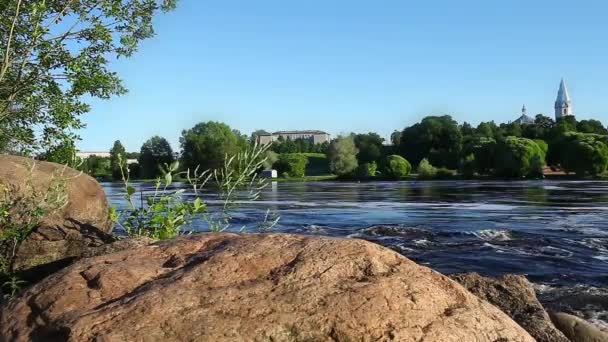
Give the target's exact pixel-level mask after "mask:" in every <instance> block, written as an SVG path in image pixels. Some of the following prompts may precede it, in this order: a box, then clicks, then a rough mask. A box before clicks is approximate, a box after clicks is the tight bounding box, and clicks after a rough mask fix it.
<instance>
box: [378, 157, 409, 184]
mask: <svg viewBox="0 0 608 342" xmlns="http://www.w3.org/2000/svg"><path fill="white" fill-rule="evenodd" d="M411 171H412V165H411V164H410V162H408V161H407V160H406V159H405V158H403V157H402V156H399V155H392V156H388V157H387V158H386V162H385V166H384V175H385V176H386V177H389V178H392V179H400V178H403V177H405V176H407V175H409V174H410V172H411Z"/></svg>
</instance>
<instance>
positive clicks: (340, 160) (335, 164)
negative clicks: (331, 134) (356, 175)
mask: <svg viewBox="0 0 608 342" xmlns="http://www.w3.org/2000/svg"><path fill="white" fill-rule="evenodd" d="M357 153H359V151H358V150H357V147H356V146H355V140H354V139H353V137H352V136H345V137H344V136H339V137H337V138H336V139H334V140H332V142H331V144H330V145H329V150H328V151H327V157H328V158H329V168H330V170H331V172H333V173H335V174H336V175H338V176H348V175H352V173H353V171H355V170H356V169H357V166H359V163H358V161H357Z"/></svg>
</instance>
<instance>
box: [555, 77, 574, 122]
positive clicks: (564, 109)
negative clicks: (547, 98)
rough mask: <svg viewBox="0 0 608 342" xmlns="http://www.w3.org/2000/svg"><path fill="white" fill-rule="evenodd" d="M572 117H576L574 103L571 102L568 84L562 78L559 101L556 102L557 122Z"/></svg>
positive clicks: (558, 94) (558, 93) (558, 95)
mask: <svg viewBox="0 0 608 342" xmlns="http://www.w3.org/2000/svg"><path fill="white" fill-rule="evenodd" d="M572 115H574V111H573V110H572V101H571V100H570V94H568V88H567V87H566V82H565V81H564V79H563V78H562V81H561V83H560V84H559V90H558V91H557V99H556V100H555V120H558V119H561V118H563V117H565V116H572Z"/></svg>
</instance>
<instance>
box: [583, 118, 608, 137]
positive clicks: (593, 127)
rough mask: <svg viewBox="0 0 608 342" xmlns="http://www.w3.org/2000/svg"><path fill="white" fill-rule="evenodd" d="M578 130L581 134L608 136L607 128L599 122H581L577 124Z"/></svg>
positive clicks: (591, 120)
mask: <svg viewBox="0 0 608 342" xmlns="http://www.w3.org/2000/svg"><path fill="white" fill-rule="evenodd" d="M576 130H577V131H579V132H581V133H594V134H608V130H606V127H604V126H603V125H602V123H601V122H600V121H599V120H593V119H590V120H581V121H579V122H578V123H577V124H576Z"/></svg>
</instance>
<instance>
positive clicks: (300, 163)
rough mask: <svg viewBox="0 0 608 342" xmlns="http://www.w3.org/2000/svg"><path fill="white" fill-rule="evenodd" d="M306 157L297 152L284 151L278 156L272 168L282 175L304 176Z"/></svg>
mask: <svg viewBox="0 0 608 342" xmlns="http://www.w3.org/2000/svg"><path fill="white" fill-rule="evenodd" d="M307 164H308V158H306V156H304V155H302V154H299V153H285V154H281V155H280V156H279V160H278V161H277V162H276V163H275V164H274V168H275V169H276V170H277V172H278V173H279V175H281V176H282V177H304V175H305V174H306V165H307Z"/></svg>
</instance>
